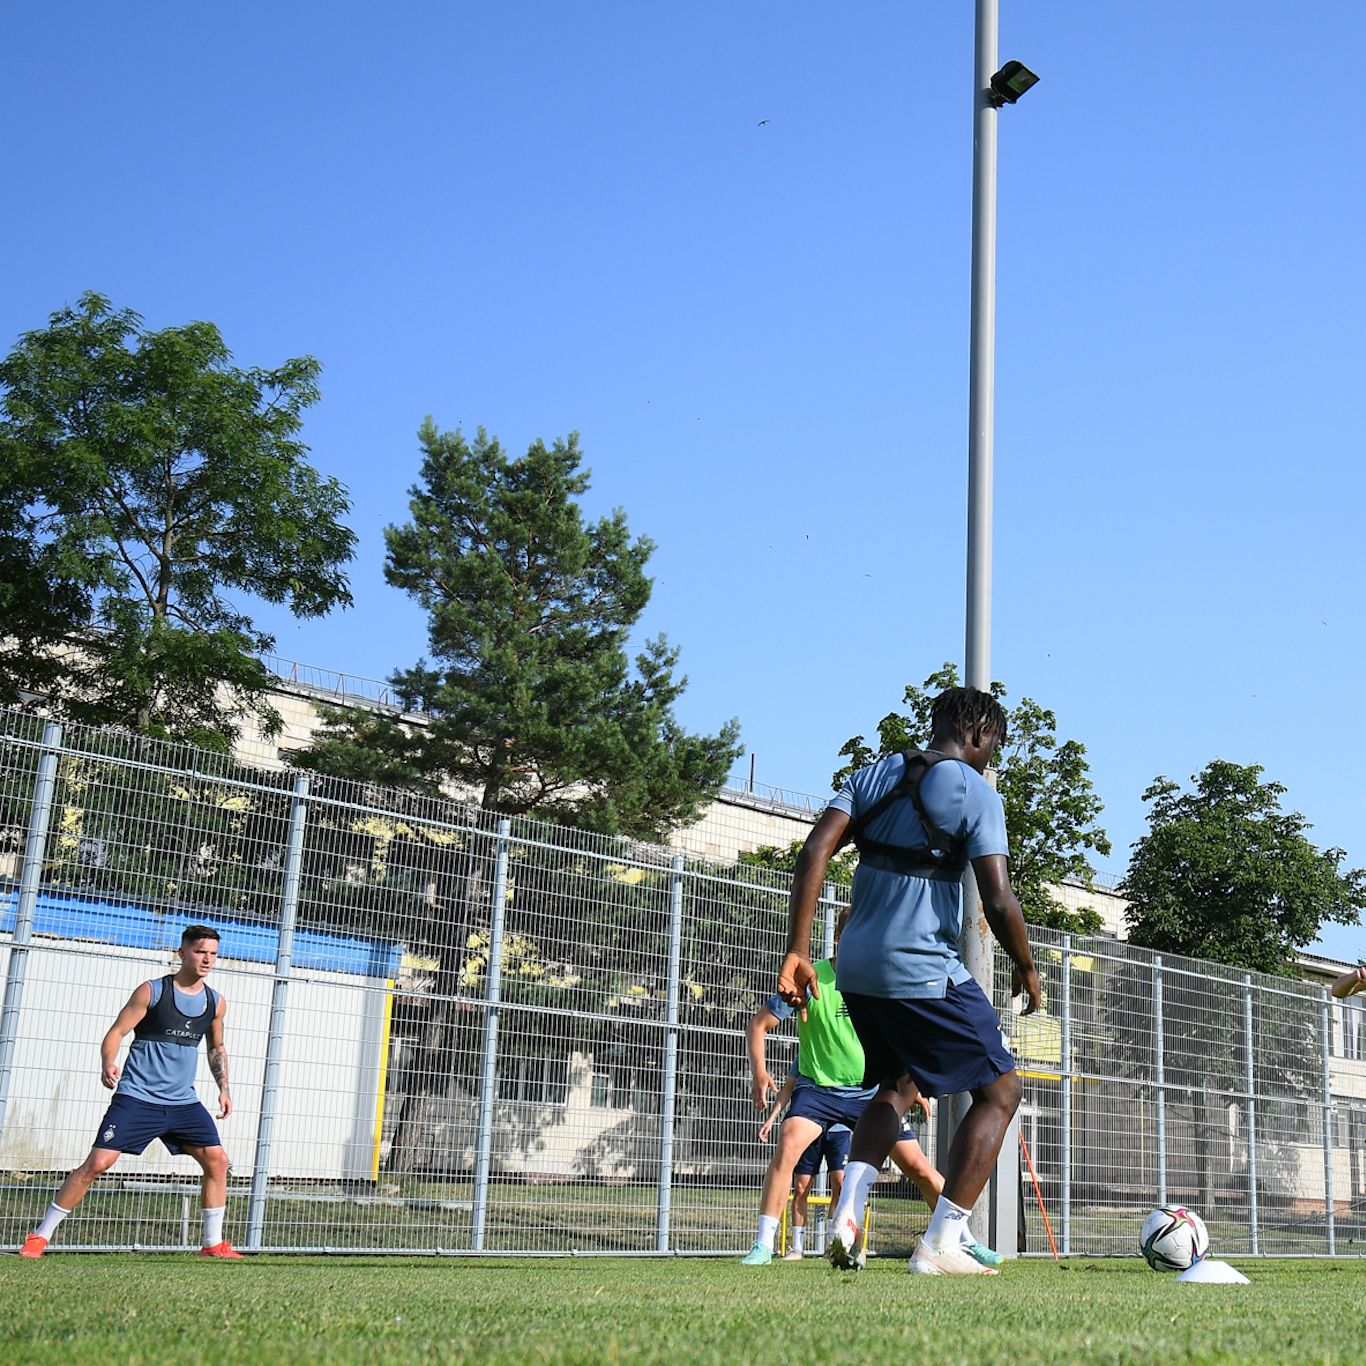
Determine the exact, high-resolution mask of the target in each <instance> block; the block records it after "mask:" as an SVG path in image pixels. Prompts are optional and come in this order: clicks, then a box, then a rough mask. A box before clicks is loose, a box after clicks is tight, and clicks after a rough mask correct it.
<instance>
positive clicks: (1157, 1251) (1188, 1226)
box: [1140, 1205, 1209, 1271]
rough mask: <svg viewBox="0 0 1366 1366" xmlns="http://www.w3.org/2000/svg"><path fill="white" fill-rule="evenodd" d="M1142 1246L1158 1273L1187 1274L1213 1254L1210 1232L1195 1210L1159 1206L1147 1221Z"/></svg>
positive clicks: (1182, 1207)
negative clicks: (1207, 1254)
mask: <svg viewBox="0 0 1366 1366" xmlns="http://www.w3.org/2000/svg"><path fill="white" fill-rule="evenodd" d="M1140 1246H1141V1248H1142V1252H1143V1259H1144V1260H1145V1261H1146V1262H1147V1263H1148V1265H1149V1266H1150V1267H1152V1269H1153V1270H1154V1271H1186V1270H1188V1269H1189V1268H1190V1267H1191V1266H1192V1265H1193V1264H1194V1263H1195V1262H1198V1261H1199V1260H1200V1258H1201V1257H1203V1256H1204V1255H1205V1254H1206V1253H1207V1252H1208V1251H1209V1230H1208V1229H1207V1228H1206V1227H1205V1221H1204V1220H1203V1219H1202V1218H1201V1217H1200V1216H1199V1215H1198V1214H1196V1213H1195V1211H1194V1210H1188V1209H1186V1208H1185V1206H1183V1205H1159V1206H1158V1207H1157V1208H1156V1209H1155V1210H1153V1212H1152V1213H1151V1214H1150V1215H1149V1216H1148V1217H1147V1218H1146V1219H1145V1220H1144V1221H1143V1241H1142V1243H1141V1245H1140Z"/></svg>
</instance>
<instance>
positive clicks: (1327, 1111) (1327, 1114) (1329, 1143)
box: [1319, 991, 1338, 1257]
mask: <svg viewBox="0 0 1366 1366" xmlns="http://www.w3.org/2000/svg"><path fill="white" fill-rule="evenodd" d="M1322 995H1323V999H1322V1000H1321V1001H1320V1003H1319V1019H1320V1034H1321V1037H1322V1039H1323V1213H1324V1220H1325V1222H1326V1224H1327V1229H1328V1255H1329V1256H1330V1257H1336V1256H1337V1252H1338V1244H1337V1227H1336V1224H1337V1201H1336V1200H1335V1199H1334V1194H1333V1075H1332V1067H1331V1066H1330V1061H1331V1059H1330V1055H1331V1052H1332V1044H1333V1022H1332V1017H1331V1015H1330V1014H1329V1007H1328V993H1327V991H1324V992H1323V993H1322Z"/></svg>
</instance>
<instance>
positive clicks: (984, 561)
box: [951, 0, 1020, 1256]
mask: <svg viewBox="0 0 1366 1366" xmlns="http://www.w3.org/2000/svg"><path fill="white" fill-rule="evenodd" d="M999 31H1000V11H999V7H998V3H997V0H977V11H976V22H975V27H974V42H973V88H972V89H973V93H972V292H971V304H970V307H971V329H970V341H969V359H968V553H967V630H966V642H965V651H964V668H963V673H964V679H963V681H964V683H966V684H967V686H968V687H970V688H980V689H982V691H983V692H990V691H991V532H992V527H991V519H992V480H993V473H994V470H993V461H994V456H995V432H996V115H997V107H996V106H995V105H994V104H993V103H992V101H991V100H990V99H989V98H988V95H989V92H990V89H991V78H992V76H993V75H994V74H995V73H996V70H997V65H998V63H997V55H998V46H999V43H998V38H999ZM963 908H964V915H963V937H962V954H963V964H964V966H965V967H966V968H967V969H968V971H969V972H971V973H972V975H973V977H974V978H976V980H977V982H978V984H979V985H980V986H981V988H982V990H983V991H985V992H986V994H987V997H988V999H991V998H992V997H993V996H994V989H993V971H994V965H993V957H994V955H993V947H992V937H991V931H990V930H989V929H988V927H987V923H986V917H985V916H984V915H983V914H982V903H981V898H980V896H979V895H978V892H977V880H976V878H975V877H974V876H973V873H972V868H971V865H969V867H968V870H967V872H966V873H965V874H964V877H963ZM966 1104H967V1097H961V1096H960V1097H958V1098H957V1103H956V1104H955V1105H954V1107H953V1114H952V1116H951V1118H952V1120H953V1121H954V1122H953V1125H952V1127H953V1128H954V1129H956V1128H957V1121H958V1120H960V1119H961V1118H962V1115H963V1114H964V1113H966ZM1018 1147H1019V1121H1018V1119H1017V1120H1014V1121H1012V1122H1011V1125H1010V1128H1009V1129H1008V1131H1007V1133H1006V1136H1005V1141H1004V1142H1003V1143H1002V1145H1001V1154H1000V1157H999V1159H998V1160H997V1164H996V1172H995V1174H994V1175H993V1176H992V1178H991V1180H990V1181H989V1182H988V1183H987V1188H986V1189H985V1190H984V1191H983V1192H982V1194H981V1196H980V1197H979V1199H978V1202H977V1206H976V1208H975V1209H974V1211H973V1219H974V1223H975V1227H977V1228H985V1229H986V1230H987V1232H988V1237H989V1240H990V1245H991V1246H992V1247H994V1248H997V1249H998V1250H999V1251H1001V1252H1003V1253H1005V1254H1006V1255H1007V1256H1013V1255H1014V1254H1015V1251H1016V1248H1017V1246H1018V1236H1019V1218H1020V1209H1019V1190H1020V1182H1019V1153H1018Z"/></svg>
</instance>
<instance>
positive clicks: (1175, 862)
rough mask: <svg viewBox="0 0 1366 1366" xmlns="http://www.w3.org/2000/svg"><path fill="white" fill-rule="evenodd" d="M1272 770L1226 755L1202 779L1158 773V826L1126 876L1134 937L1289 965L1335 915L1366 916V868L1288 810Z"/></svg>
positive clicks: (1237, 961) (1266, 968) (1169, 948)
mask: <svg viewBox="0 0 1366 1366" xmlns="http://www.w3.org/2000/svg"><path fill="white" fill-rule="evenodd" d="M1261 774H1262V769H1261V767H1260V766H1259V765H1256V764H1246V765H1245V764H1234V763H1229V762H1228V761H1227V760H1223V759H1215V760H1213V761H1212V762H1211V763H1209V764H1207V765H1206V766H1205V768H1204V769H1203V770H1202V771H1201V772H1200V773H1198V774H1195V775H1194V776H1193V778H1192V782H1193V783H1194V784H1195V787H1194V790H1193V791H1190V792H1184V791H1182V790H1181V788H1180V786H1179V785H1178V784H1177V783H1175V782H1173V781H1172V780H1171V779H1169V778H1158V779H1156V780H1155V781H1154V782H1153V783H1152V785H1151V786H1150V787H1149V788H1148V790H1147V791H1146V792H1145V793H1144V794H1143V800H1144V801H1146V802H1149V803H1151V810H1150V811H1149V813H1148V833H1147V834H1146V835H1144V836H1143V838H1142V839H1140V840H1139V841H1138V843H1137V844H1136V845H1135V846H1134V852H1133V857H1132V858H1131V859H1130V861H1129V871H1128V874H1127V875H1126V876H1125V879H1124V882H1123V883H1122V884H1121V887H1120V891H1121V892H1122V894H1123V895H1124V896H1126V897H1128V899H1129V909H1128V911H1127V912H1126V918H1127V920H1128V922H1129V936H1130V939H1131V940H1132V942H1133V943H1135V944H1142V945H1144V946H1146V947H1148V948H1152V949H1157V950H1159V951H1160V952H1162V953H1180V954H1186V955H1187V956H1189V957H1192V958H1204V959H1213V960H1214V961H1215V962H1218V963H1229V964H1233V965H1235V966H1237V967H1243V968H1255V969H1257V970H1258V971H1260V972H1272V973H1282V974H1283V973H1286V972H1288V971H1289V965H1290V963H1291V961H1292V959H1293V958H1294V956H1295V953H1296V952H1297V951H1298V950H1299V949H1302V948H1303V947H1304V946H1305V945H1307V944H1310V943H1312V942H1313V941H1314V940H1315V939H1316V938H1317V937H1318V933H1319V930H1320V928H1321V927H1322V926H1323V925H1325V924H1334V925H1355V924H1357V923H1358V921H1359V919H1360V915H1361V910H1362V907H1363V906H1366V870H1362V869H1359V868H1352V869H1344V868H1343V860H1344V858H1345V857H1346V856H1345V854H1344V852H1343V851H1342V850H1341V849H1325V850H1320V849H1318V848H1316V847H1315V846H1314V845H1313V844H1312V843H1311V842H1310V841H1309V840H1308V839H1307V838H1306V836H1305V831H1306V830H1308V829H1309V825H1308V823H1307V822H1306V821H1305V819H1304V817H1303V816H1301V815H1300V813H1299V812H1298V811H1291V812H1286V811H1282V809H1281V798H1282V797H1283V796H1284V795H1285V788H1284V787H1283V786H1282V785H1281V784H1280V783H1275V782H1266V781H1263V779H1262V777H1261Z"/></svg>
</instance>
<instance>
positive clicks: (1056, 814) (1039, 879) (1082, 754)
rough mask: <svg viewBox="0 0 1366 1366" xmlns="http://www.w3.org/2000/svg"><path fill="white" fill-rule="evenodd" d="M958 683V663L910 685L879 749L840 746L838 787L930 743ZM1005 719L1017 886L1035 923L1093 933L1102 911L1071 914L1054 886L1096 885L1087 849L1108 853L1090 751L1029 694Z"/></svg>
mask: <svg viewBox="0 0 1366 1366" xmlns="http://www.w3.org/2000/svg"><path fill="white" fill-rule="evenodd" d="M957 686H958V670H957V669H956V668H955V667H954V665H952V664H945V665H944V666H943V668H941V669H939V670H937V671H936V672H935V673H932V674H931V675H930V676H929V677H928V678H927V679H926V680H925V682H924V685H923V686H922V687H919V688H917V687H916V686H915V685H914V684H911V685H909V686H908V687H907V688H906V693H905V696H904V697H903V699H902V701H903V703H904V705H905V707H906V712H905V713H903V712H891V713H889V714H888V715H887V716H884V717H883V718H882V720H881V721H879V722H878V728H877V748H876V749H874V748H873V747H872V746H871V745H868V744H865V743H864V738H863V736H861V735H856V736H854V737H853V739H851V740H849V741H847V742H846V743H845V744H844V746H843V747H842V748H841V749H840V754H841V755H844V756H845V757H846V758H848V760H849V762H848V763H847V764H846V765H845V766H844V767H843V768H841V769H840V770H839V771H838V772H836V774H835V775H834V778H833V779H832V780H831V781H832V785H833V786H834V787H835V789H836V790H838V789H839V788H840V787H842V786H843V785H844V780H845V779H846V778H847V777H848V776H849V775H850V774H851V773H854V772H856V771H857V770H858V769H860V768H863V767H865V766H866V765H868V764H870V763H872V762H873V761H874V760H875V759H878V758H882V757H884V756H885V755H888V754H898V753H900V752H901V751H902V750H905V749H923V748H924V747H925V746H926V745H927V744H929V741H930V707H931V706H932V704H933V702H934V699H935V697H937V696H938V695H939V693H941V692H943V691H944V690H945V689H946V688H953V687H957ZM991 691H992V694H993V695H994V696H995V697H997V698H998V699H999V698H1004V697H1005V696H1006V691H1005V689H1004V688H1003V687H1002V686H1001V685H1000V684H999V683H993V684H992V685H991ZM1006 717H1007V721H1008V723H1009V732H1010V738H1009V741H1008V743H1007V744H1006V745H1005V746H1003V747H1002V749H1001V750H1000V752H999V753H998V754H997V756H996V764H997V782H996V786H997V790H998V791H999V792H1000V794H1001V801H1002V803H1003V804H1004V806H1005V813H1006V832H1007V834H1008V835H1009V837H1010V882H1011V886H1012V887H1014V889H1015V894H1016V895H1017V896H1018V897H1019V898H1020V907H1021V909H1022V910H1023V912H1024V917H1025V919H1026V920H1028V921H1029V922H1030V923H1031V924H1034V925H1048V926H1051V927H1052V928H1053V929H1058V930H1068V931H1071V932H1072V933H1076V934H1092V933H1094V932H1095V931H1096V930H1098V929H1099V928H1100V926H1101V923H1102V921H1101V917H1100V915H1099V914H1098V913H1097V912H1096V911H1094V910H1091V909H1089V908H1087V909H1083V910H1080V911H1069V910H1068V909H1067V908H1066V907H1065V906H1063V905H1062V903H1061V902H1059V901H1058V899H1057V898H1056V897H1055V896H1054V895H1053V894H1052V892H1051V891H1050V890H1049V889H1050V888H1051V887H1054V886H1056V885H1057V884H1059V883H1060V882H1062V881H1064V880H1065V879H1067V878H1077V879H1079V880H1080V881H1081V882H1083V883H1084V884H1085V885H1086V886H1087V887H1092V886H1094V880H1093V879H1094V873H1093V870H1092V868H1091V865H1090V863H1089V862H1088V861H1087V857H1086V855H1087V851H1088V850H1094V851H1095V852H1096V853H1098V854H1101V855H1106V854H1108V853H1109V852H1110V841H1109V838H1108V837H1107V836H1106V834H1105V831H1104V830H1103V829H1101V827H1100V826H1099V825H1098V824H1097V823H1096V822H1097V820H1098V819H1099V817H1100V813H1101V810H1102V806H1101V801H1100V798H1099V797H1098V796H1097V795H1096V792H1095V789H1094V788H1093V787H1092V786H1091V778H1090V772H1089V766H1088V765H1087V762H1086V750H1085V748H1084V747H1083V746H1082V745H1081V744H1079V743H1078V742H1077V741H1076V740H1065V741H1064V742H1063V743H1062V744H1059V743H1058V738H1057V734H1056V731H1057V725H1058V721H1057V717H1056V716H1055V715H1054V714H1053V713H1052V712H1051V711H1049V710H1048V709H1047V708H1046V707H1042V706H1040V705H1039V704H1038V703H1037V702H1035V701H1032V700H1031V699H1030V698H1028V697H1026V698H1024V699H1022V700H1021V702H1020V703H1019V705H1018V706H1016V707H1014V708H1007V709H1006Z"/></svg>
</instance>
